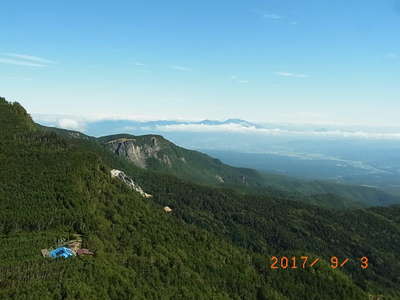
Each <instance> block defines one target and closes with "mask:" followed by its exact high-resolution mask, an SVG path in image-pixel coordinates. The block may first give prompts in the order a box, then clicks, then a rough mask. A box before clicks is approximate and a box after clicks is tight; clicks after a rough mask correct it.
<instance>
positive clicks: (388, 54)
mask: <svg viewBox="0 0 400 300" xmlns="http://www.w3.org/2000/svg"><path fill="white" fill-rule="evenodd" d="M385 58H387V59H398V58H400V56H399V55H398V54H396V53H387V54H386V55H385Z"/></svg>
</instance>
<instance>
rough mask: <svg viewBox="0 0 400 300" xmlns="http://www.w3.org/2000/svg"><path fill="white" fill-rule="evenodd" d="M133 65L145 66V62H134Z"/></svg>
mask: <svg viewBox="0 0 400 300" xmlns="http://www.w3.org/2000/svg"><path fill="white" fill-rule="evenodd" d="M135 65H136V66H139V67H144V66H145V64H143V63H141V62H135Z"/></svg>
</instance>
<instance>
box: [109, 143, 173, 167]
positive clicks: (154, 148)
mask: <svg viewBox="0 0 400 300" xmlns="http://www.w3.org/2000/svg"><path fill="white" fill-rule="evenodd" d="M106 145H107V146H108V147H109V148H110V149H111V150H112V151H113V152H114V153H115V154H117V155H119V156H122V157H125V158H127V159H128V160H130V161H131V162H133V163H134V164H135V165H136V166H138V167H140V168H147V161H148V159H150V158H153V159H156V160H158V161H160V162H162V163H164V164H165V165H167V166H171V159H170V158H169V157H168V155H166V154H161V153H160V151H161V149H162V148H161V146H160V138H158V137H156V136H152V137H150V138H149V139H148V140H147V141H143V140H142V141H139V140H138V139H136V138H119V139H115V140H111V141H109V142H107V143H106Z"/></svg>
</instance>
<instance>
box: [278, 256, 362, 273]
mask: <svg viewBox="0 0 400 300" xmlns="http://www.w3.org/2000/svg"><path fill="white" fill-rule="evenodd" d="M320 261H321V259H320V258H318V257H317V258H311V257H309V256H292V257H287V256H281V257H278V256H272V257H271V269H273V270H279V269H282V270H287V269H306V268H313V267H315V266H317V265H318V263H319V262H320ZM329 262H330V264H329V266H330V268H331V269H338V268H343V267H344V266H345V265H346V264H347V263H350V262H353V263H355V264H356V265H358V266H359V267H360V268H361V269H364V270H365V269H368V267H369V260H368V257H366V256H363V257H361V258H356V259H350V258H338V257H337V256H331V257H330V258H329Z"/></svg>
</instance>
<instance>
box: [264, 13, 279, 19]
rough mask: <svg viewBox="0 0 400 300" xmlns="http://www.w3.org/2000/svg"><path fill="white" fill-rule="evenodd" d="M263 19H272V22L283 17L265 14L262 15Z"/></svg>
mask: <svg viewBox="0 0 400 300" xmlns="http://www.w3.org/2000/svg"><path fill="white" fill-rule="evenodd" d="M263 17H264V18H266V19H272V20H280V19H282V18H283V17H282V16H280V15H277V14H270V13H265V14H263Z"/></svg>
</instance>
